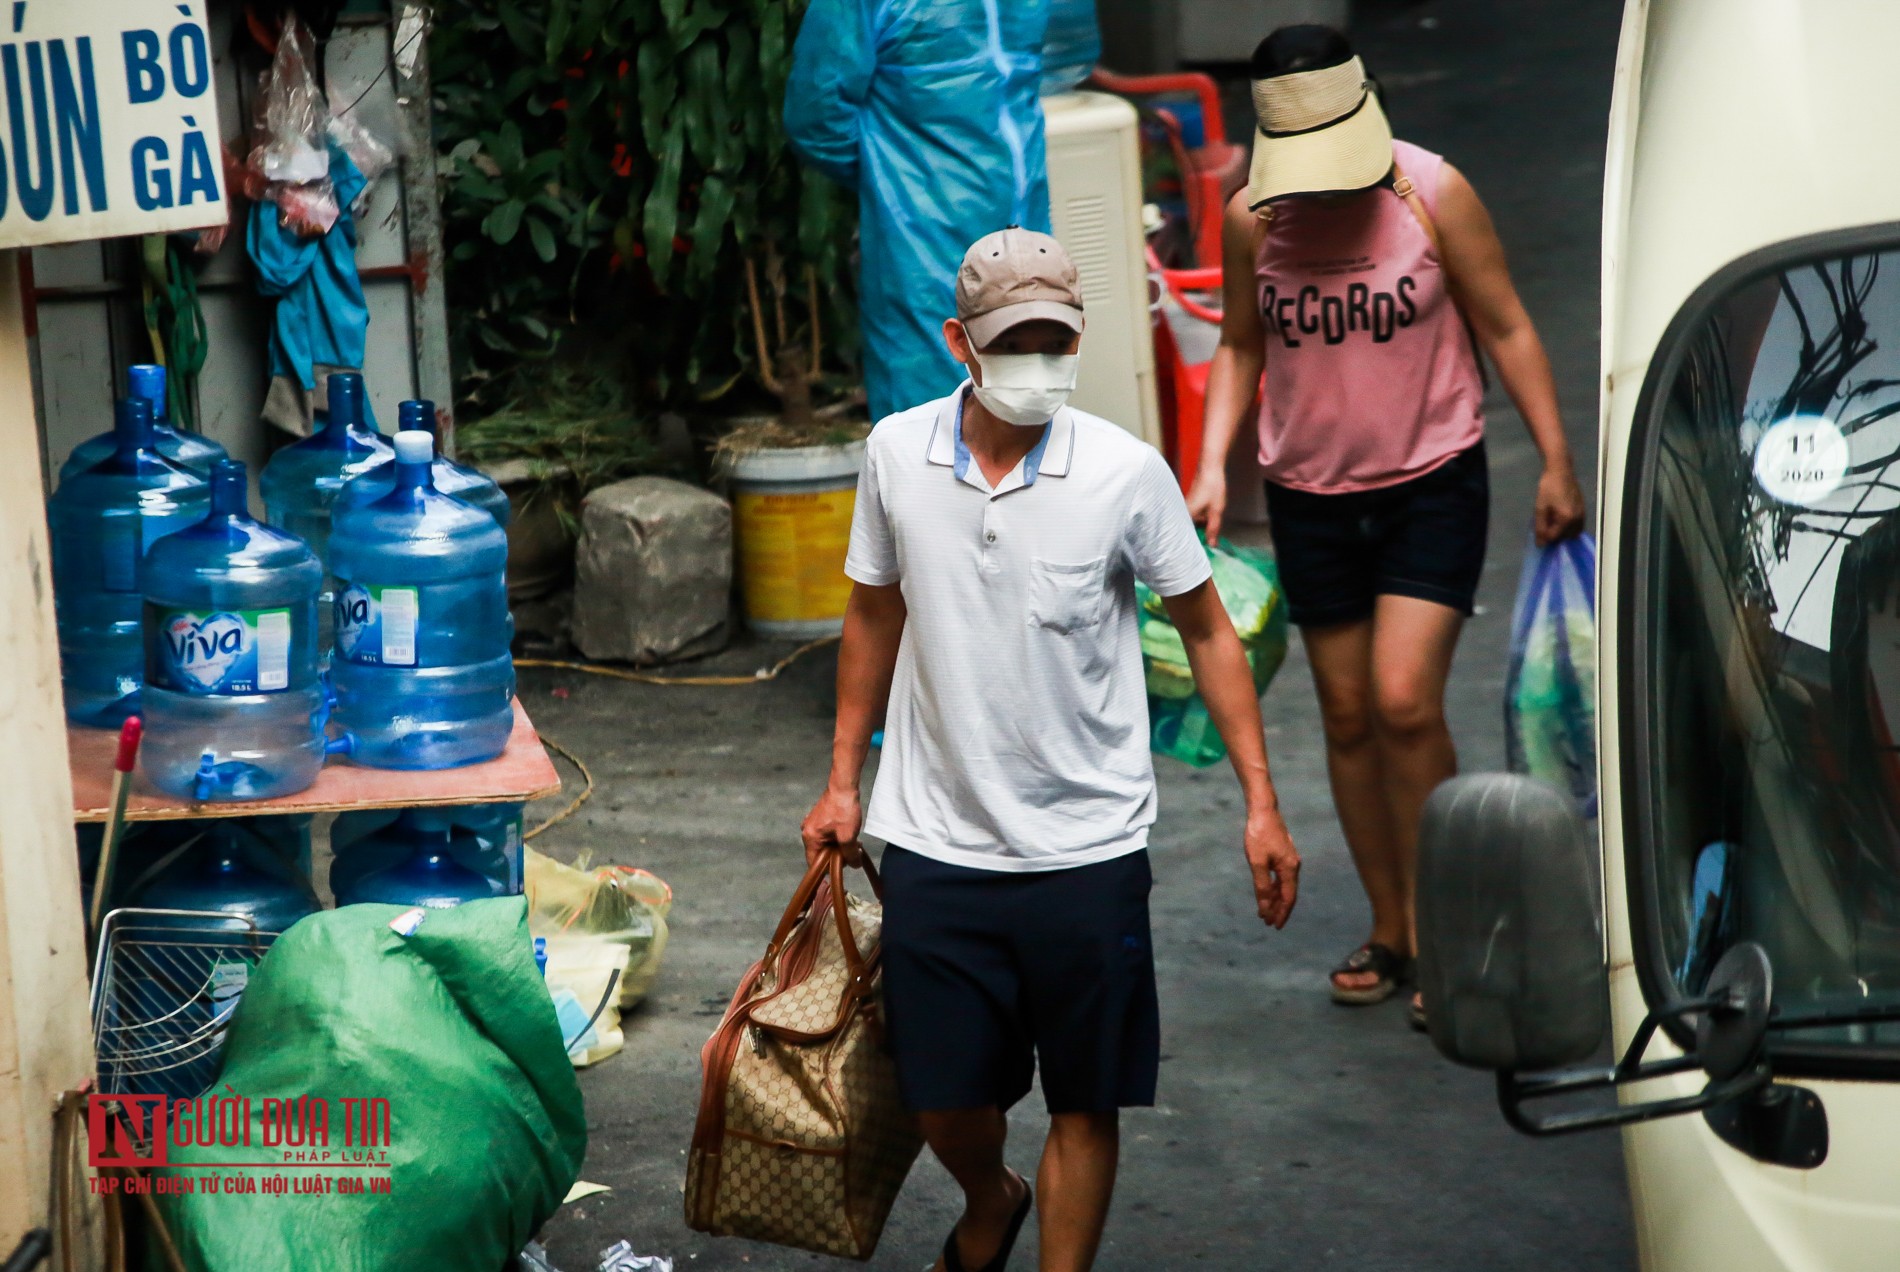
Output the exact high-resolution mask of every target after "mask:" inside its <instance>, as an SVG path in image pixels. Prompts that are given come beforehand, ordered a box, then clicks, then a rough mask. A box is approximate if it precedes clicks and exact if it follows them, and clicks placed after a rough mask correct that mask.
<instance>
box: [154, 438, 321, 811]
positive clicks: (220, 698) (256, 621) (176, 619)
mask: <svg viewBox="0 0 1900 1272" xmlns="http://www.w3.org/2000/svg"><path fill="white" fill-rule="evenodd" d="M245 491H246V486H245V478H244V465H243V464H241V463H239V462H238V461H236V460H234V459H224V460H219V461H218V464H217V466H216V467H215V468H213V469H212V470H211V511H210V513H209V514H208V515H207V516H206V517H205V519H204V520H202V521H200V522H199V523H198V524H196V525H194V526H190V527H187V528H186V529H184V530H180V531H179V532H178V533H176V534H173V535H169V536H167V537H166V538H164V539H161V540H160V541H159V542H158V543H157V544H155V545H153V548H152V551H151V552H150V553H149V554H148V555H147V556H146V559H145V695H144V698H143V700H142V701H143V707H144V715H145V742H144V745H143V746H142V747H141V748H140V752H139V765H140V767H141V768H143V769H144V771H145V776H146V777H147V778H148V779H149V780H150V781H151V783H152V785H154V786H156V787H158V789H160V790H162V791H164V792H166V793H167V794H169V795H177V796H179V797H181V798H184V799H195V800H239V799H242V800H251V799H275V798H277V797H279V796H281V795H293V794H295V793H296V792H298V791H301V790H304V789H306V788H307V787H309V785H310V784H311V783H312V782H314V781H316V780H317V774H318V772H320V771H321V770H322V768H323V755H324V736H323V730H324V724H325V722H326V720H327V718H328V711H327V710H326V707H325V702H324V691H323V685H322V683H321V682H320V681H319V679H318V676H317V613H318V606H317V594H318V592H319V591H320V590H321V589H322V587H323V567H322V566H321V565H319V564H318V563H317V557H316V554H315V553H314V552H312V551H311V550H310V549H309V548H308V547H307V546H305V544H304V542H303V540H301V539H299V538H297V537H296V536H295V535H293V534H288V533H286V532H284V531H282V530H279V529H276V528H275V527H272V526H267V525H265V524H264V523H263V522H261V521H257V520H255V519H254V518H252V517H251V515H250V513H249V512H248V511H246V507H245Z"/></svg>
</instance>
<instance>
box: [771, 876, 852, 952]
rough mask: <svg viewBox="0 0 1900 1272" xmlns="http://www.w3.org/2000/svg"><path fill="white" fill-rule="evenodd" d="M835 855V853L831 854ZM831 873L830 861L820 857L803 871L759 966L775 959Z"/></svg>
mask: <svg viewBox="0 0 1900 1272" xmlns="http://www.w3.org/2000/svg"><path fill="white" fill-rule="evenodd" d="M832 855H834V856H835V855H836V854H832ZM830 873H831V863H830V862H829V861H827V860H826V859H825V858H823V857H821V858H819V859H818V860H817V861H815V862H813V863H812V864H811V866H810V868H808V869H807V870H806V871H805V877H804V878H803V879H801V880H799V882H798V888H797V889H796V890H795V891H794V892H793V893H792V899H791V902H790V904H788V905H787V906H786V907H785V915H784V917H783V918H781V919H780V920H779V921H778V930H777V931H776V932H774V933H772V940H771V943H770V944H768V945H767V946H766V947H765V957H764V958H763V959H761V960H760V966H762V967H770V966H772V964H773V962H774V961H775V960H777V958H778V953H779V951H780V950H781V949H783V948H784V947H785V938H786V937H788V936H790V935H791V934H792V929H793V928H794V927H796V926H798V921H799V920H800V919H802V918H804V917H805V912H806V911H808V910H810V909H811V901H812V898H813V897H814V896H816V895H817V893H818V885H819V884H821V883H823V882H824V881H825V879H826V878H827V877H828V876H829V875H830Z"/></svg>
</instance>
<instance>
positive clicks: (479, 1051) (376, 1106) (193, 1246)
mask: <svg viewBox="0 0 1900 1272" xmlns="http://www.w3.org/2000/svg"><path fill="white" fill-rule="evenodd" d="M416 915H421V916H422V917H421V921H420V923H419V924H415V923H413V920H414V918H415V916H416ZM527 918H528V912H527V904H526V902H525V901H523V900H522V899H521V898H519V897H511V898H498V899H496V900H493V901H472V902H469V903H467V904H465V905H461V906H458V907H456V908H455V909H452V910H426V911H413V910H409V911H406V910H404V909H403V908H402V907H400V906H393V905H352V906H345V907H343V908H342V909H339V910H330V911H326V912H324V913H321V914H314V915H312V916H310V917H309V918H307V919H304V920H303V921H301V922H300V923H298V924H297V925H296V926H294V927H292V928H291V929H290V930H289V931H288V932H286V933H284V935H283V936H281V937H279V938H278V940H277V942H276V944H275V945H274V946H272V948H271V950H270V953H269V954H268V955H266V956H265V958H264V961H263V962H262V963H260V964H259V965H258V968H257V971H256V973H255V974H254V975H253V976H252V977H251V980H250V984H249V985H248V986H247V987H246V988H245V990H244V996H243V999H242V1001H241V1003H240V1004H239V1007H238V1011H237V1015H236V1018H235V1019H234V1021H233V1023H232V1027H231V1034H230V1039H229V1041H228V1042H227V1043H226V1046H225V1055H224V1071H223V1073H222V1074H221V1075H220V1078H219V1082H218V1085H217V1087H216V1088H214V1089H213V1090H212V1091H210V1092H208V1093H207V1094H206V1095H205V1096H204V1097H203V1099H202V1100H200V1101H199V1102H198V1103H199V1109H200V1110H201V1111H206V1110H210V1111H212V1116H213V1118H214V1120H215V1122H216V1125H215V1127H214V1128H213V1132H212V1133H204V1132H205V1126H204V1121H203V1116H202V1112H200V1113H199V1115H197V1116H194V1115H193V1111H192V1110H190V1109H187V1110H185V1116H184V1117H183V1119H177V1118H174V1120H173V1123H172V1127H171V1132H172V1133H171V1134H170V1136H169V1137H168V1138H169V1141H170V1143H169V1158H170V1166H169V1168H168V1169H166V1170H163V1171H160V1172H157V1173H159V1174H168V1175H173V1176H178V1177H180V1182H181V1183H182V1181H183V1180H185V1179H189V1180H190V1181H191V1184H192V1187H193V1191H192V1192H190V1193H187V1194H183V1195H168V1196H161V1197H160V1198H159V1204H160V1206H161V1207H162V1208H163V1211H164V1215H165V1220H166V1223H167V1225H168V1226H169V1227H170V1229H171V1231H172V1234H173V1236H174V1238H175V1239H176V1240H177V1243H178V1246H179V1249H180V1251H181V1252H182V1253H183V1255H184V1258H185V1263H186V1265H187V1266H188V1267H189V1268H191V1269H192V1272H263V1270H264V1269H293V1268H294V1269H296V1272H416V1270H417V1269H419V1268H445V1269H446V1268H455V1269H468V1272H493V1270H496V1269H500V1268H501V1267H502V1266H503V1265H504V1264H508V1265H509V1266H512V1262H511V1261H512V1259H513V1258H514V1256H515V1254H516V1253H517V1252H518V1251H519V1250H520V1249H521V1247H522V1246H523V1245H525V1244H527V1242H528V1239H529V1238H530V1237H532V1236H533V1235H534V1232H535V1229H536V1228H538V1227H539V1226H540V1225H541V1224H542V1223H543V1222H545V1221H546V1220H547V1218H548V1217H549V1216H550V1215H552V1214H553V1213H554V1211H555V1209H556V1208H557V1207H558V1206H559V1205H560V1204H561V1201H562V1199H563V1198H565V1197H566V1195H567V1190H568V1189H569V1188H571V1187H573V1184H574V1180H575V1178H576V1177H577V1175H578V1174H579V1172H580V1164H581V1158H582V1156H583V1155H584V1154H585V1153H586V1151H587V1122H586V1117H585V1112H584V1110H583V1109H582V1106H581V1094H580V1087H579V1086H578V1085H577V1084H576V1082H575V1080H574V1067H573V1065H571V1064H570V1063H569V1062H568V1058H567V1050H566V1048H565V1047H563V1046H562V1042H561V1030H560V1026H559V1025H558V1024H557V1023H556V1021H555V1017H554V1005H553V1003H552V1002H551V1001H550V999H549V997H548V992H547V989H546V987H545V986H544V985H543V984H542V982H541V976H540V974H539V973H538V972H537V971H536V970H535V965H534V953H533V945H532V942H531V939H530V937H529V936H528V921H527ZM405 932H406V934H405ZM214 1100H215V1101H218V1102H219V1103H217V1104H216V1105H215V1106H214V1105H213V1101H214ZM313 1103H314V1104H315V1105H317V1106H318V1108H313V1107H312V1106H313ZM319 1109H320V1113H319V1111H318V1110H319ZM318 1116H321V1117H322V1121H323V1124H324V1125H323V1128H322V1133H321V1135H318V1134H317V1128H316V1120H317V1117H318ZM181 1120H182V1122H183V1123H185V1125H181ZM181 1139H182V1140H184V1141H186V1142H185V1143H180V1140H181ZM220 1140H222V1141H224V1142H222V1143H220V1142H219V1141H220ZM233 1141H239V1142H233ZM244 1141H248V1142H244ZM366 1141H367V1142H366ZM326 1153H327V1154H328V1156H327V1157H324V1156H322V1154H326ZM210 1163H218V1164H219V1165H218V1168H217V1169H211V1168H209V1164H210ZM226 1163H257V1165H246V1166H243V1167H238V1166H232V1165H227V1164H226ZM326 1163H327V1164H326ZM342 1163H363V1164H358V1165H356V1166H354V1168H351V1167H350V1166H347V1165H343V1164H342ZM207 1181H211V1186H212V1187H214V1188H215V1191H214V1192H212V1193H209V1194H207V1193H206V1192H205V1189H206V1187H207ZM279 1189H281V1191H279Z"/></svg>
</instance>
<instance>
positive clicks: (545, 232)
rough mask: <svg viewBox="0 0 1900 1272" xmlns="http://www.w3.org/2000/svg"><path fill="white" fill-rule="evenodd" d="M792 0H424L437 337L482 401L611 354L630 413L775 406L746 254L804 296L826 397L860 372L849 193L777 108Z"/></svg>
mask: <svg viewBox="0 0 1900 1272" xmlns="http://www.w3.org/2000/svg"><path fill="white" fill-rule="evenodd" d="M804 7H805V0H461V3H459V4H456V5H453V6H445V7H443V8H441V9H439V10H438V11H437V16H436V25H435V28H434V30H433V32H432V35H431V37H430V40H431V43H430V50H431V59H432V65H433V68H434V76H435V84H436V112H435V118H436V140H437V148H438V152H439V164H438V171H439V174H440V178H441V188H442V206H443V216H444V232H445V237H446V240H447V247H448V256H449V261H450V267H449V278H448V288H449V299H450V306H451V315H452V319H451V321H452V332H451V335H452V339H453V342H454V346H455V351H456V358H457V374H458V383H459V387H460V389H461V391H462V393H463V396H464V399H465V401H466V402H467V403H468V404H470V405H473V406H474V407H475V408H476V413H480V412H481V411H494V410H498V409H500V408H501V407H502V405H503V404H504V403H507V402H511V401H520V400H522V399H524V398H526V397H528V396H531V394H532V392H533V386H534V385H535V384H536V383H537V382H539V381H541V380H543V379H544V378H545V374H546V367H545V365H542V364H546V363H548V362H549V360H560V361H576V362H580V363H584V364H585V365H588V366H592V367H611V368H613V369H614V371H613V373H614V374H616V375H621V376H624V378H625V380H626V386H627V390H628V392H629V393H630V395H631V400H632V401H634V402H637V403H638V404H639V407H640V409H642V410H646V411H658V410H660V409H666V408H682V407H683V408H687V409H693V408H698V407H703V405H704V404H705V403H708V402H714V401H718V402H719V403H720V404H721V406H722V407H725V408H727V409H730V410H743V409H748V408H752V407H756V406H758V405H761V404H764V405H769V404H770V402H771V398H772V397H773V396H776V393H775V392H774V391H773V390H772V389H771V388H769V387H768V386H771V385H773V384H776V383H779V381H778V380H777V379H776V369H775V368H774V367H773V366H771V365H769V363H770V361H771V360H772V359H774V358H776V356H777V353H776V351H768V352H767V353H766V354H765V355H763V356H764V359H765V360H764V361H762V360H761V354H760V353H759V351H758V349H757V342H756V333H755V331H754V329H753V326H752V310H751V309H750V306H749V302H748V297H747V295H746V274H747V270H746V263H747V262H748V261H750V262H754V263H756V264H765V263H768V262H770V263H771V269H772V270H773V271H774V277H777V278H780V279H792V280H797V281H798V283H799V284H800V285H801V287H802V288H803V290H804V291H805V296H806V300H807V303H806V304H804V305H795V306H794V307H793V308H794V310H795V311H798V310H803V311H804V312H803V313H802V314H800V322H802V323H803V326H801V325H800V322H794V323H793V324H792V325H791V327H788V328H787V329H786V330H785V332H784V335H785V339H784V340H783V341H781V342H780V343H781V344H797V345H799V346H800V347H812V346H814V341H815V332H816V331H817V330H819V329H822V330H823V332H824V333H825V336H826V339H825V341H824V342H823V344H822V345H818V346H815V347H819V348H820V349H821V353H822V358H823V360H824V365H822V366H821V367H819V368H818V369H817V371H816V373H815V374H813V375H811V376H810V377H809V380H810V384H811V386H812V387H814V388H816V389H817V390H818V391H819V393H820V394H821V395H825V394H832V395H835V394H836V392H837V391H838V390H839V389H840V388H841V387H842V386H847V385H849V384H850V383H851V382H852V381H853V380H854V378H855V376H854V368H855V361H856V335H855V333H856V313H855V305H854V301H853V296H852V289H851V285H850V284H851V279H850V268H849V253H850V251H851V249H852V243H853V240H854V237H855V227H856V213H855V206H854V204H853V201H852V200H851V198H850V197H849V196H848V195H847V194H846V193H845V192H844V191H842V190H840V189H838V188H837V187H835V186H834V185H832V184H831V183H829V182H828V181H826V180H825V179H824V178H822V177H820V176H818V175H817V174H815V173H811V172H807V171H804V170H803V169H801V168H800V167H799V165H798V163H797V161H796V159H795V158H794V157H793V155H792V154H791V153H790V151H789V150H788V148H787V147H786V143H785V137H784V132H783V129H782V126H781V122H780V112H781V108H782V102H783V98H784V91H785V81H786V77H787V75H788V74H789V72H790V67H791V50H792V38H793V35H794V32H795V31H796V28H797V23H798V20H799V18H800V17H801V16H802V14H803V11H804Z"/></svg>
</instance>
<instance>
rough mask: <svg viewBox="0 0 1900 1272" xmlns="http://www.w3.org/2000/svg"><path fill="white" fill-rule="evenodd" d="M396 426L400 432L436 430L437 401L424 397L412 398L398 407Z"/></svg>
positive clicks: (430, 431) (432, 431) (429, 431)
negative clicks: (424, 398) (427, 399)
mask: <svg viewBox="0 0 1900 1272" xmlns="http://www.w3.org/2000/svg"><path fill="white" fill-rule="evenodd" d="M396 428H397V430H398V431H399V432H407V431H409V430H411V429H421V430H423V431H425V432H428V433H434V432H435V403H433V402H430V401H426V400H423V399H412V400H411V401H408V402H404V403H402V404H401V405H400V406H398V407H397V408H396Z"/></svg>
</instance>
